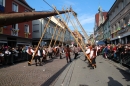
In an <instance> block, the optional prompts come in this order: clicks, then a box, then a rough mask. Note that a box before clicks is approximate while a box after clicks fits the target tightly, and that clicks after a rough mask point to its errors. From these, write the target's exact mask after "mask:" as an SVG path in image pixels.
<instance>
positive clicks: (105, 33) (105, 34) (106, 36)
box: [103, 18, 111, 41]
mask: <svg viewBox="0 0 130 86" xmlns="http://www.w3.org/2000/svg"><path fill="white" fill-rule="evenodd" d="M109 27H110V23H109V18H107V19H106V20H105V22H104V23H103V40H105V41H106V40H110V39H111V34H110V28H109Z"/></svg>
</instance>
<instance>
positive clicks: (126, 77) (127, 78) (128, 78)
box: [117, 68, 130, 81]
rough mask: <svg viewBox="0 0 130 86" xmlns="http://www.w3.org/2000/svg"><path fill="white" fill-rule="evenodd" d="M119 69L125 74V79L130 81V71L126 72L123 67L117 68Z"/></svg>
mask: <svg viewBox="0 0 130 86" xmlns="http://www.w3.org/2000/svg"><path fill="white" fill-rule="evenodd" d="M117 69H118V70H119V71H120V73H121V74H122V75H123V76H124V78H123V79H125V80H126V81H130V76H129V75H130V73H128V72H126V71H125V70H122V69H120V68H117Z"/></svg>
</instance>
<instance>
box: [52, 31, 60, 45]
mask: <svg viewBox="0 0 130 86" xmlns="http://www.w3.org/2000/svg"><path fill="white" fill-rule="evenodd" d="M61 31H62V29H59V30H58V34H56V35H57V36H56V39H55V42H54V45H53V46H55V44H56V41H57V39H58V37H59V35H60V32H61Z"/></svg>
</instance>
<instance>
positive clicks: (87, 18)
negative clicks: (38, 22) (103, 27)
mask: <svg viewBox="0 0 130 86" xmlns="http://www.w3.org/2000/svg"><path fill="white" fill-rule="evenodd" d="M46 1H47V2H48V3H49V4H50V5H51V6H52V5H53V6H55V7H56V8H57V9H58V10H62V8H63V7H64V8H67V7H70V6H72V8H73V10H74V11H75V12H76V13H77V14H78V19H79V21H80V23H81V24H82V26H83V27H84V29H85V31H86V32H87V33H88V35H89V34H91V32H93V28H94V23H95V14H96V13H98V7H99V6H101V7H102V9H103V10H104V11H106V12H107V11H109V9H110V8H111V6H112V5H113V3H114V2H115V0H46ZM26 2H27V3H28V4H29V5H30V6H31V7H32V8H34V9H35V10H36V11H42V10H52V8H51V7H50V6H49V5H47V4H46V3H45V2H44V1H43V0H26ZM69 26H70V25H69ZM70 28H71V29H72V26H70ZM79 31H81V30H80V29H79Z"/></svg>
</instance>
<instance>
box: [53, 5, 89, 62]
mask: <svg viewBox="0 0 130 86" xmlns="http://www.w3.org/2000/svg"><path fill="white" fill-rule="evenodd" d="M53 8H54V10H55V11H56V12H57V13H58V14H59V12H58V11H57V10H56V8H55V7H53ZM59 15H60V14H59ZM60 17H61V16H60ZM61 19H63V18H62V17H61ZM63 21H64V20H63ZM64 24H65V25H66V23H65V22H64ZM66 26H67V25H66ZM67 29H68V30H69V31H70V32H71V35H72V36H73V37H74V39H75V40H76V42H77V43H78V45H79V46H80V48H81V49H82V51H83V53H84V55H85V56H86V57H87V58H88V60H89V62H90V63H91V60H90V59H89V57H88V56H87V55H86V53H85V51H84V49H83V48H82V46H81V45H80V43H79V42H78V40H77V39H76V38H75V36H74V35H73V33H72V31H71V30H70V29H69V27H68V26H67Z"/></svg>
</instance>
